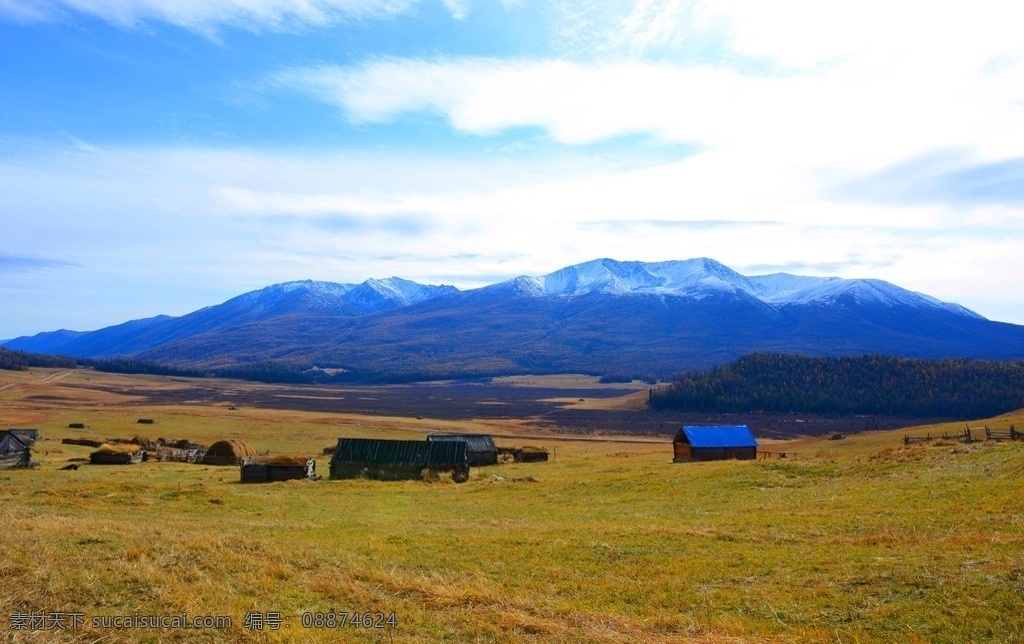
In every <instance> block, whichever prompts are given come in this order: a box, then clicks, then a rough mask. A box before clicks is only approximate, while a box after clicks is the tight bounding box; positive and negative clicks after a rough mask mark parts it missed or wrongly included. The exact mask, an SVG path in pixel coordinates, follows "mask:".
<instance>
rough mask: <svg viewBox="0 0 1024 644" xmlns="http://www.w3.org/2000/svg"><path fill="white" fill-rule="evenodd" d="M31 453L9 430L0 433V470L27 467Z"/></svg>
mask: <svg viewBox="0 0 1024 644" xmlns="http://www.w3.org/2000/svg"><path fill="white" fill-rule="evenodd" d="M31 462H32V452H31V450H29V447H28V445H26V444H25V443H24V442H22V440H21V439H20V438H18V436H17V435H16V434H15V433H14V432H12V431H9V430H6V431H2V432H0V470H6V469H11V468H15V467H28V466H29V464H30V463H31Z"/></svg>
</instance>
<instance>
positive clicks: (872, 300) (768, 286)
mask: <svg viewBox="0 0 1024 644" xmlns="http://www.w3.org/2000/svg"><path fill="white" fill-rule="evenodd" d="M512 283H514V284H515V285H517V286H518V287H519V289H518V290H519V294H520V295H524V296H530V297H546V296H580V295H586V294H589V293H606V294H609V295H667V296H674V297H687V298H693V299H702V298H705V297H711V296H715V295H720V294H723V293H733V294H735V293H745V294H746V295H749V296H751V297H753V298H755V299H757V300H760V301H761V302H763V303H765V304H768V305H770V306H772V307H774V308H782V307H786V306H790V305H810V304H817V305H821V306H843V305H846V304H872V305H882V306H912V307H917V308H941V309H944V310H946V311H949V312H951V313H958V314H962V315H966V316H971V317H976V318H981V316H980V315H978V314H977V313H975V312H973V311H971V310H969V309H967V308H964V307H962V306H960V305H958V304H950V303H946V302H942V301H940V300H937V299H935V298H933V297H930V296H927V295H922V294H920V293H914V292H912V291H908V290H906V289H903V288H900V287H898V286H895V285H893V284H890V283H889V282H885V281H882V280H876V279H852V280H851V279H841V278H838V277H805V276H800V275H791V274H789V273H773V274H771V275H758V276H751V277H747V276H744V275H741V274H740V273H737V272H736V271H734V270H732V269H731V268H729V267H728V266H725V265H724V264H721V263H719V262H716V261H715V260H713V259H708V258H706V257H701V258H697V259H689V260H683V261H669V262H656V263H646V262H619V261H616V260H613V259H596V260H593V261H590V262H586V263H583V264H577V265H575V266H568V267H566V268H563V269H561V270H558V271H555V272H554V273H549V274H547V275H542V276H539V277H527V276H522V277H517V278H515V279H514V280H510V281H509V282H504V283H502V285H498V286H504V285H509V284H512Z"/></svg>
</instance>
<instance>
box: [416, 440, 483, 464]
mask: <svg viewBox="0 0 1024 644" xmlns="http://www.w3.org/2000/svg"><path fill="white" fill-rule="evenodd" d="M427 440H428V441H430V442H432V443H436V442H450V441H461V442H464V443H465V444H466V459H467V460H468V461H469V464H470V465H471V466H473V467H478V466H480V465H495V464H497V462H498V447H497V446H496V445H495V444H494V439H493V438H491V435H490V434H431V435H430V436H427Z"/></svg>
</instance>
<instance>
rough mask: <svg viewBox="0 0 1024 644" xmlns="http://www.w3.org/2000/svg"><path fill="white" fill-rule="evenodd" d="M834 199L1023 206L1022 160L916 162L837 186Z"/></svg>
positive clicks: (937, 157)
mask: <svg viewBox="0 0 1024 644" xmlns="http://www.w3.org/2000/svg"><path fill="white" fill-rule="evenodd" d="M834 193H835V194H836V195H838V196H840V197H843V198H848V199H856V200H861V201H878V202H885V203H897V204H914V203H947V204H951V205H958V206H963V205H985V204H1004V205H1010V206H1021V205H1024V157H1013V158H1009V159H1001V160H997V161H992V162H988V163H977V162H974V161H973V160H972V159H971V158H970V155H969V154H966V153H965V152H964V151H962V150H939V151H935V152H929V153H926V154H922V155H919V156H916V157H914V158H912V159H910V160H908V161H904V162H902V163H898V164H896V165H893V166H891V167H888V168H885V169H883V170H881V171H879V172H874V173H871V174H869V175H868V176H865V177H861V178H858V179H856V180H853V181H850V182H848V183H845V184H843V185H841V186H838V187H837V188H836V189H835V192H834Z"/></svg>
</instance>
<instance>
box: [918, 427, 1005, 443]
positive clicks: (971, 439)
mask: <svg viewBox="0 0 1024 644" xmlns="http://www.w3.org/2000/svg"><path fill="white" fill-rule="evenodd" d="M984 430H985V438H982V437H981V429H978V428H977V427H975V428H974V429H972V428H970V427H964V431H963V433H959V434H950V433H949V432H944V433H943V434H942V435H941V436H939V435H938V434H936V435H935V436H932V435H931V434H930V433H929V434H926V435H924V436H907V435H904V436H903V444H904V445H910V444H912V443H927V442H930V441H933V440H939V439H942V440H947V441H959V442H961V443H978V442H981V441H983V440H986V441H1019V440H1024V432H1019V431H1017V430H1016V428H1014V427H1013V426H1012V425H1011V426H1010V429H989V427H988V426H987V425H986V426H985V427H984Z"/></svg>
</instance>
